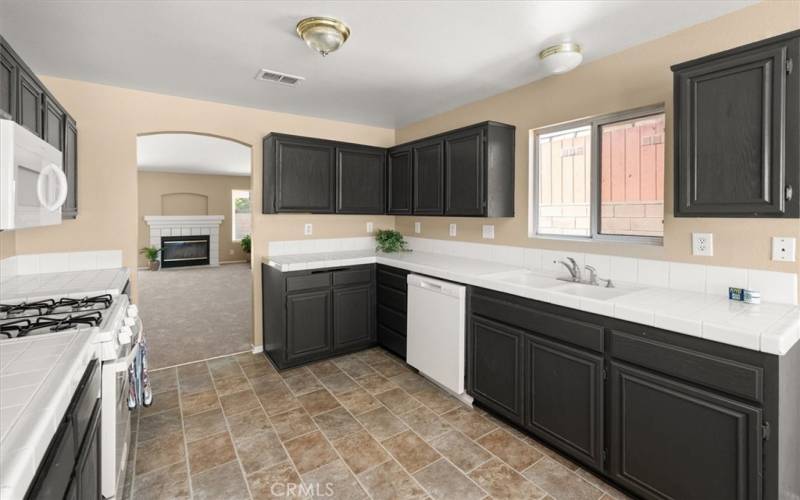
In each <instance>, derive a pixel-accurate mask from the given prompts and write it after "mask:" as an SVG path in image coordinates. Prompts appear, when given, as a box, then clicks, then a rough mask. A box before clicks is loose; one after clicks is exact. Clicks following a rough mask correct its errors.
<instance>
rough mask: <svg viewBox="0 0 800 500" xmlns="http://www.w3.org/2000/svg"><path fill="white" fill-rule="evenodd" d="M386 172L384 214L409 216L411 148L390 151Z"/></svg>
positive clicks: (403, 147)
mask: <svg viewBox="0 0 800 500" xmlns="http://www.w3.org/2000/svg"><path fill="white" fill-rule="evenodd" d="M386 171H387V174H386V176H387V184H386V199H387V208H386V213H388V214H392V215H411V210H412V207H411V179H412V178H413V177H412V174H411V148H410V147H408V146H402V147H399V148H392V149H390V150H389V154H388V163H387V167H386Z"/></svg>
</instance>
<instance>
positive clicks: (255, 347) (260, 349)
mask: <svg viewBox="0 0 800 500" xmlns="http://www.w3.org/2000/svg"><path fill="white" fill-rule="evenodd" d="M250 350H251V352H252V353H253V354H258V353H260V352H264V346H263V345H252V344H250Z"/></svg>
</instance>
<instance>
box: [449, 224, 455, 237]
mask: <svg viewBox="0 0 800 500" xmlns="http://www.w3.org/2000/svg"><path fill="white" fill-rule="evenodd" d="M449 232H450V236H455V235H456V225H455V224H450V230H449Z"/></svg>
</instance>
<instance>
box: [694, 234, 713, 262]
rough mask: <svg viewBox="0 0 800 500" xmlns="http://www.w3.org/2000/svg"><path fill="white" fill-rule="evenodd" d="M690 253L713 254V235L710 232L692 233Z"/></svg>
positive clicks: (704, 255) (707, 255) (706, 255)
mask: <svg viewBox="0 0 800 500" xmlns="http://www.w3.org/2000/svg"><path fill="white" fill-rule="evenodd" d="M692 255H700V256H703V257H711V256H713V255H714V235H713V234H712V233H692Z"/></svg>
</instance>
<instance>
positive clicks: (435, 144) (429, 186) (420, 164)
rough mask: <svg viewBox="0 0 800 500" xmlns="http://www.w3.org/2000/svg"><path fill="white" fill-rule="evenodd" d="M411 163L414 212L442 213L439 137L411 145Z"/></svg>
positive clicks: (442, 173)
mask: <svg viewBox="0 0 800 500" xmlns="http://www.w3.org/2000/svg"><path fill="white" fill-rule="evenodd" d="M411 155H412V156H411V161H412V165H413V169H412V170H413V176H414V179H413V186H414V189H413V193H414V213H415V214H419V215H442V214H443V213H444V202H443V195H444V141H442V139H441V138H439V139H432V140H429V141H423V142H418V143H415V144H413V145H412V146H411Z"/></svg>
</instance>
